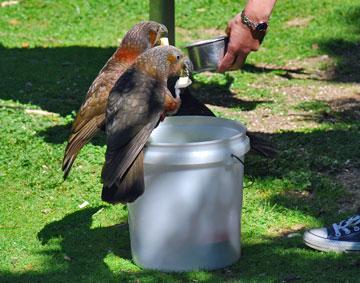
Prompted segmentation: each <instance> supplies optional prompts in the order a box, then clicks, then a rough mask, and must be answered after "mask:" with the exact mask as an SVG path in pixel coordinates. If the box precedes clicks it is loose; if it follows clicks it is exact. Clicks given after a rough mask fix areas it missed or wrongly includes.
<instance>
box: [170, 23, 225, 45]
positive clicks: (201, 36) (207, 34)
mask: <svg viewBox="0 0 360 283" xmlns="http://www.w3.org/2000/svg"><path fill="white" fill-rule="evenodd" d="M176 32H177V33H178V34H179V36H180V37H181V39H182V41H185V42H188V43H190V42H195V41H200V40H205V39H211V38H214V37H218V36H221V35H225V31H224V30H222V29H216V28H207V29H199V30H195V31H189V30H187V29H184V28H181V27H177V28H176Z"/></svg>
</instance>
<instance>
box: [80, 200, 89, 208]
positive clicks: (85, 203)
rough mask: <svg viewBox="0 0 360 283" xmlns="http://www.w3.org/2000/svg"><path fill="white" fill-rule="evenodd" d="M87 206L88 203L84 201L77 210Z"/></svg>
mask: <svg viewBox="0 0 360 283" xmlns="http://www.w3.org/2000/svg"><path fill="white" fill-rule="evenodd" d="M89 204H90V203H89V202H88V201H87V200H86V201H84V202H83V203H82V204H79V208H84V207H86V206H88V205H89Z"/></svg>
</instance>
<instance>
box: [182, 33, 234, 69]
mask: <svg viewBox="0 0 360 283" xmlns="http://www.w3.org/2000/svg"><path fill="white" fill-rule="evenodd" d="M227 44H228V37H226V36H219V37H217V38H214V39H209V40H202V41H198V42H195V43H192V44H190V45H188V46H186V49H187V51H188V54H189V58H190V60H191V61H192V62H193V65H194V71H196V72H202V71H214V70H216V69H217V66H218V63H219V61H220V60H221V59H222V58H223V57H224V54H225V52H226V49H227Z"/></svg>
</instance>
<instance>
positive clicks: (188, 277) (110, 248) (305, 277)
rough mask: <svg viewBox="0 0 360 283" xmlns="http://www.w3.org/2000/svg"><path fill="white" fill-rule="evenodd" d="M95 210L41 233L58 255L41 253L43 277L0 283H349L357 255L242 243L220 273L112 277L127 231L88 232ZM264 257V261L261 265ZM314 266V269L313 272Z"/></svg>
mask: <svg viewBox="0 0 360 283" xmlns="http://www.w3.org/2000/svg"><path fill="white" fill-rule="evenodd" d="M100 208H101V207H95V208H87V209H83V210H80V211H76V212H74V213H71V214H69V215H67V216H65V217H64V218H63V219H61V220H59V221H54V222H52V223H49V224H47V225H45V227H44V228H43V229H41V231H40V232H39V233H38V238H39V240H40V241H41V243H42V244H43V245H45V246H46V245H50V247H51V246H52V245H51V244H50V242H51V240H54V239H55V240H57V241H58V242H59V245H60V249H55V250H54V249H51V248H49V250H48V251H47V252H45V254H46V255H51V260H50V261H49V262H46V264H47V268H46V271H43V272H36V271H25V272H19V273H16V272H14V273H11V272H5V271H0V281H1V282H11V283H13V282H63V280H64V278H66V280H68V281H69V280H70V281H72V282H75V281H76V282H99V280H100V281H101V282H136V281H140V282H193V281H194V280H196V281H198V282H206V283H208V282H209V283H210V282H214V283H215V282H226V281H237V280H245V281H247V280H249V281H253V280H256V281H261V280H263V281H271V282H293V281H295V282H296V280H299V281H300V282H311V281H313V280H316V281H320V282H321V281H322V280H321V278H322V277H324V278H328V275H327V272H326V271H329V272H330V271H331V272H333V273H334V282H335V281H336V282H342V281H346V280H350V281H351V280H352V279H353V276H354V274H357V273H356V272H357V271H358V268H359V266H360V257H359V255H346V254H342V255H335V254H324V253H320V252H313V251H312V250H310V249H309V248H306V247H305V246H304V245H303V243H302V241H301V239H300V238H298V237H295V238H287V237H274V238H268V239H267V241H266V242H263V243H261V244H258V243H251V242H248V243H247V242H245V243H243V246H242V257H241V258H240V260H239V261H238V262H236V263H235V264H233V265H231V266H229V267H227V268H225V269H220V270H215V271H204V272H201V273H200V275H196V274H194V273H192V272H187V273H166V272H157V271H151V270H143V269H140V270H138V271H124V272H120V273H118V272H112V271H111V270H110V269H109V267H108V266H107V265H106V264H105V263H104V258H105V257H106V255H107V254H109V253H114V254H115V255H116V256H118V257H121V258H122V259H125V260H127V261H129V260H130V246H129V232H128V229H127V225H115V226H110V227H100V228H90V226H91V217H92V215H93V214H94V213H96V212H97V211H99V209H100ZM243 237H244V238H247V239H251V235H246V233H245V234H244V233H243ZM89 243H93V245H89ZM74 247H76V249H74ZM64 255H66V256H67V261H66V263H67V264H64ZM264 257H265V258H269V260H267V261H264ZM315 265H316V267H317V268H313V267H314V266H315ZM254 266H256V267H257V268H254ZM337 271H339V272H337ZM337 274H339V277H337ZM198 276H199V277H198Z"/></svg>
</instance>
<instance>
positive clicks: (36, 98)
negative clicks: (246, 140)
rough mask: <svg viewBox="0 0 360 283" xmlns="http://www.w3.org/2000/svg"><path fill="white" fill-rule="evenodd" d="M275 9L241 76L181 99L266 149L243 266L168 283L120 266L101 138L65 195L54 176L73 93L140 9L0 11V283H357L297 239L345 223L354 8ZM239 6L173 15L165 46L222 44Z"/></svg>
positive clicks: (47, 6) (256, 168) (357, 153)
mask: <svg viewBox="0 0 360 283" xmlns="http://www.w3.org/2000/svg"><path fill="white" fill-rule="evenodd" d="M3 2H4V1H0V3H3ZM240 2H242V3H243V2H244V1H240ZM278 2H279V3H278V5H277V6H276V9H275V11H274V13H273V17H272V20H271V25H270V31H269V34H268V35H267V38H266V39H265V41H264V44H263V46H262V47H261V50H260V51H259V52H257V53H254V54H251V56H249V58H248V61H247V64H246V66H245V67H244V69H243V70H241V71H236V72H230V73H228V74H226V75H223V74H212V73H203V74H199V75H196V76H195V78H196V80H195V82H194V84H193V86H192V87H193V89H194V91H193V92H194V93H195V94H196V95H197V97H198V98H199V99H200V100H202V101H204V102H205V103H207V105H209V107H210V108H211V109H213V111H214V112H216V113H217V114H218V115H219V116H221V117H226V118H231V119H236V120H239V121H241V122H243V123H244V124H246V125H247V127H248V128H249V129H250V130H252V131H255V132H258V133H259V134H261V135H263V136H265V137H267V138H269V139H271V140H272V141H273V143H274V144H276V146H277V147H278V149H279V155H278V157H277V158H276V159H275V160H267V159H263V158H261V157H258V156H255V155H248V156H247V158H246V168H245V185H246V188H245V189H244V207H243V211H242V212H243V220H242V257H241V259H240V261H238V262H237V263H236V264H234V265H232V266H230V267H229V268H226V269H223V270H218V271H211V272H208V271H196V272H189V273H179V274H173V273H161V272H154V271H149V270H143V269H141V268H139V267H137V266H136V265H135V264H134V263H133V262H132V260H131V253H130V244H129V232H128V228H127V224H126V223H127V209H126V207H125V206H121V205H118V206H110V205H107V204H105V203H103V202H101V200H100V192H101V183H100V172H101V167H102V163H103V160H104V152H105V145H104V137H103V136H102V135H100V136H99V137H98V138H96V139H95V140H94V141H92V143H91V144H89V145H87V146H86V147H85V148H84V149H83V150H82V151H81V154H80V155H79V157H78V158H77V160H76V162H75V164H74V168H73V169H72V172H71V174H70V177H69V179H68V180H67V181H65V182H64V181H63V180H62V172H61V169H60V168H61V161H62V157H63V151H64V148H65V144H66V139H67V137H68V134H69V128H70V125H71V122H72V119H73V117H74V114H75V111H77V110H78V108H79V106H80V104H81V102H82V100H83V98H84V96H85V93H86V91H87V88H88V87H89V85H90V84H91V82H92V80H93V79H94V78H95V76H96V74H97V72H98V71H99V69H100V68H101V67H102V66H103V64H104V63H105V61H106V60H107V59H108V57H109V56H110V55H111V54H112V52H113V51H114V49H115V48H116V46H117V44H118V42H119V40H120V39H121V38H122V36H123V35H124V33H125V32H126V30H127V29H129V28H130V27H131V26H132V25H133V24H135V23H137V22H138V21H140V20H143V19H147V18H148V1H129V0H124V1H114V0H107V1H95V0H91V1H80V0H77V1H70V0H62V1H51V0H27V1H25V0H23V1H19V3H18V4H15V5H12V6H5V5H0V78H1V79H0V125H1V128H0V148H1V151H0V189H1V202H0V255H1V256H0V282H360V279H359V278H360V277H359V275H360V257H359V255H349V254H335V253H322V252H317V251H314V250H311V249H309V248H307V247H305V246H304V244H303V242H302V238H301V234H302V232H303V231H304V230H305V229H307V228H311V227H316V226H323V225H325V224H331V223H333V222H335V221H338V220H341V219H342V218H343V217H346V216H349V215H350V214H352V213H355V212H356V211H357V209H358V208H359V207H360V187H359V180H360V147H359V140H360V70H359V66H360V3H358V1H352V0H322V1H312V0H298V1H291V0H281V1H278ZM242 3H239V1H238V0H233V1H230V0H223V1H215V0H214V1H213V0H199V1H190V0H181V1H180V0H179V1H176V38H177V45H178V46H180V47H181V46H184V45H185V44H186V43H189V42H192V41H195V40H198V39H204V38H211V37H213V36H215V35H218V34H222V33H223V30H224V28H225V25H226V22H227V21H228V20H229V19H230V18H231V17H232V16H234V15H235V14H236V13H237V12H239V11H240V10H241V7H242V5H241V4H242ZM34 110H42V111H34ZM84 201H88V202H89V203H90V205H88V206H87V207H85V208H83V209H80V208H79V204H81V203H83V202H84Z"/></svg>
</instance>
